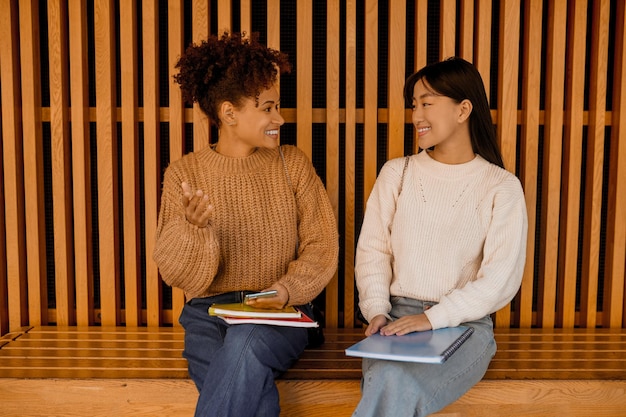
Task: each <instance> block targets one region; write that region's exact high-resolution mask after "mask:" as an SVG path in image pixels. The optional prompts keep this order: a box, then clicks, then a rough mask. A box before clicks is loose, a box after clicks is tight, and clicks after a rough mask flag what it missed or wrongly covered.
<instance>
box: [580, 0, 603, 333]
mask: <svg viewBox="0 0 626 417" xmlns="http://www.w3.org/2000/svg"><path fill="white" fill-rule="evenodd" d="M609 13H610V2H609V1H608V0H599V1H596V2H594V7H593V18H592V28H591V51H590V53H591V60H590V69H589V129H588V133H587V159H586V161H587V171H586V176H585V206H584V210H585V224H584V230H583V249H582V250H583V254H582V281H581V297H580V315H581V316H582V317H581V320H580V325H581V326H583V327H595V326H596V324H597V307H598V306H597V303H598V271H599V265H600V244H601V243H600V236H601V235H600V229H601V222H602V220H601V219H602V181H603V170H604V141H605V130H606V127H605V119H606V93H607V73H608V44H609V40H608V39H609Z"/></svg>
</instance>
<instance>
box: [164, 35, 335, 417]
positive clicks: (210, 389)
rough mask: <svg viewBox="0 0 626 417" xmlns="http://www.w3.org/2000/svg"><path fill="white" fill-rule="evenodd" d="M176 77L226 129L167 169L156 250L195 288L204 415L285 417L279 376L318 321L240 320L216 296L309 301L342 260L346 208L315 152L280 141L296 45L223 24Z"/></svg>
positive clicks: (186, 313)
mask: <svg viewBox="0 0 626 417" xmlns="http://www.w3.org/2000/svg"><path fill="white" fill-rule="evenodd" d="M177 68H178V69H179V73H178V74H177V75H176V76H175V81H176V82H177V83H178V84H180V87H181V90H182V92H183V96H184V98H185V99H186V100H187V101H189V102H197V103H198V104H199V106H200V109H202V111H203V112H204V113H205V114H206V115H207V116H208V118H209V119H210V121H211V123H212V124H214V125H215V126H216V127H217V129H218V138H217V141H216V142H215V143H214V144H212V145H211V146H209V147H207V148H205V149H201V150H199V151H197V152H193V153H189V154H187V155H185V156H184V157H183V158H181V159H179V160H178V161H174V162H172V163H171V164H170V166H169V167H168V168H167V170H166V171H165V176H164V182H163V194H162V200H161V207H160V213H159V222H158V229H157V235H156V247H155V250H154V259H155V261H156V263H157V265H158V267H159V270H160V273H161V276H162V277H163V280H164V281H165V282H166V283H167V284H168V285H172V286H175V287H178V288H181V289H182V290H183V291H184V292H185V295H186V297H187V300H188V301H187V303H186V304H185V306H184V308H183V311H182V313H181V316H180V319H179V320H180V323H181V324H182V325H183V327H184V328H185V349H184V353H183V354H184V357H185V358H186V359H187V361H188V367H189V374H190V377H191V378H192V379H193V381H194V382H195V384H196V386H197V388H198V391H199V393H200V395H199V398H198V403H197V406H196V414H195V415H196V416H234V417H241V416H278V415H279V412H280V407H279V399H278V390H277V389H276V385H275V383H274V378H275V377H276V376H278V375H280V374H281V373H283V372H285V371H286V370H287V369H288V368H289V367H290V366H291V365H292V364H293V363H294V362H295V361H296V360H297V359H298V357H299V355H300V354H301V353H302V351H303V350H304V348H305V346H306V345H307V338H308V336H307V330H306V329H303V328H296V327H279V326H266V325H254V324H237V325H229V324H227V323H226V322H224V321H223V320H222V319H220V318H218V317H213V316H209V314H208V312H207V310H208V308H209V306H210V305H211V304H213V303H235V302H242V301H243V297H244V295H245V294H246V293H247V292H257V291H262V290H276V292H277V293H276V295H275V296H273V297H269V298H262V299H258V300H256V301H250V303H252V304H255V305H256V306H258V307H263V308H282V307H285V306H288V305H294V306H299V307H300V308H301V309H303V310H304V311H305V313H309V314H310V313H311V311H310V301H311V300H313V299H314V298H315V297H316V296H317V295H318V294H319V293H320V292H321V291H322V290H323V289H324V287H325V286H326V285H327V283H328V282H329V281H330V279H331V278H332V276H333V275H334V273H335V270H336V268H337V259H338V237H337V226H336V222H335V217H334V214H333V211H332V208H331V205H330V202H329V200H328V196H327V194H326V191H325V189H324V186H323V184H322V182H321V180H320V178H319V177H318V176H317V174H316V172H315V169H314V168H313V166H312V164H311V162H310V161H309V160H308V158H307V157H306V156H305V155H304V153H303V152H301V151H300V150H298V148H296V147H294V146H282V147H281V146H280V145H279V139H278V137H279V135H278V134H279V130H280V127H281V125H282V124H283V123H284V119H283V118H282V116H281V115H280V111H279V109H280V107H279V104H280V96H279V92H278V89H277V85H276V83H277V79H278V76H279V74H281V73H285V72H288V71H289V70H290V65H289V62H288V61H287V57H286V55H285V54H283V53H281V52H279V51H276V50H273V49H270V48H267V47H266V46H264V45H261V44H260V43H259V42H258V40H257V37H256V36H252V37H250V38H246V37H244V36H242V35H240V34H236V33H233V34H228V33H224V34H223V35H222V36H221V37H216V36H211V37H210V38H209V39H207V40H206V41H203V42H201V43H200V44H196V45H191V46H190V47H189V48H188V49H187V50H186V51H185V53H184V55H183V56H182V57H181V58H180V60H179V61H178V64H177Z"/></svg>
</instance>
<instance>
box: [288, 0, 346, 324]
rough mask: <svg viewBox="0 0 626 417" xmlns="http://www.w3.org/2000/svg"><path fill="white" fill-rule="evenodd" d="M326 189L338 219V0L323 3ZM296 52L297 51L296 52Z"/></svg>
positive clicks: (330, 297) (329, 309)
mask: <svg viewBox="0 0 626 417" xmlns="http://www.w3.org/2000/svg"><path fill="white" fill-rule="evenodd" d="M326 11H327V13H326V22H327V24H326V192H327V193H328V197H329V199H330V204H331V206H332V208H333V211H334V213H335V219H337V220H338V219H339V71H340V68H339V67H340V64H339V55H340V51H339V46H340V44H341V42H340V33H339V32H340V10H339V0H328V1H327V3H326ZM298 55H299V54H298ZM325 306H326V309H325V319H326V325H327V326H330V327H338V325H339V280H338V275H337V272H336V273H335V276H334V277H333V279H332V280H331V282H330V283H329V284H328V285H327V286H326V304H325Z"/></svg>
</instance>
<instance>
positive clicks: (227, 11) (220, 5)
mask: <svg viewBox="0 0 626 417" xmlns="http://www.w3.org/2000/svg"><path fill="white" fill-rule="evenodd" d="M232 18H233V10H232V5H231V0H217V32H218V33H221V32H223V31H225V30H226V31H228V32H230V31H231V29H232V26H233V25H232V22H233V19H232Z"/></svg>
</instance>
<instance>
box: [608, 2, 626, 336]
mask: <svg viewBox="0 0 626 417" xmlns="http://www.w3.org/2000/svg"><path fill="white" fill-rule="evenodd" d="M624 19H626V5H625V4H624V2H617V7H616V16H615V21H616V22H624ZM613 56H614V57H615V63H614V65H615V67H614V71H613V74H614V83H613V112H612V125H611V126H612V127H611V149H610V165H609V172H610V174H609V176H610V179H609V196H608V202H607V206H608V207H607V213H608V214H607V217H608V219H607V227H606V229H607V237H606V239H607V242H606V246H607V248H606V261H605V262H606V265H605V271H606V275H605V282H604V308H603V322H604V323H603V324H604V326H605V327H614V328H618V327H622V326H624V325H626V320H625V318H624V310H625V309H626V307H625V306H624V302H625V301H626V299H625V297H624V264H625V263H626V261H625V257H626V102H625V100H626V30H624V25H623V24H619V23H617V24H616V29H615V51H614V55H613Z"/></svg>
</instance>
